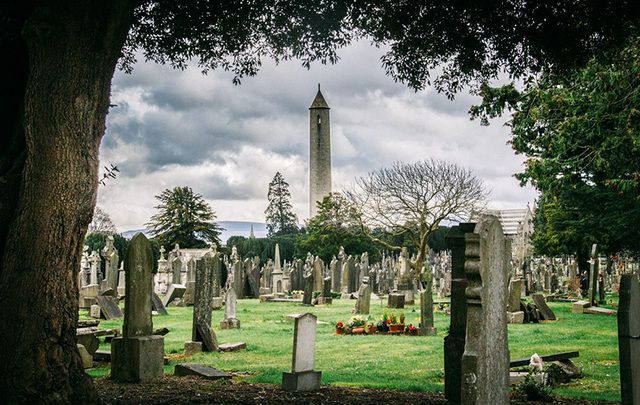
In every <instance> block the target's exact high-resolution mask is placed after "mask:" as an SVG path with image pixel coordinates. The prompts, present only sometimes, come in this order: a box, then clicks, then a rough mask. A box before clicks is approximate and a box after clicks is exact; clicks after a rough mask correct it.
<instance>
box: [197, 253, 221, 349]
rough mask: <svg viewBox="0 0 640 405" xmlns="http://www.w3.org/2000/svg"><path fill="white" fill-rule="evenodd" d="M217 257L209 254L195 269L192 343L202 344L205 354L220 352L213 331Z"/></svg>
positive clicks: (203, 257)
mask: <svg viewBox="0 0 640 405" xmlns="http://www.w3.org/2000/svg"><path fill="white" fill-rule="evenodd" d="M215 259H216V258H215V257H214V256H213V255H212V254H211V252H207V253H205V254H204V256H202V258H201V259H200V260H199V261H198V262H197V264H196V269H195V273H196V274H195V278H196V279H195V285H196V289H195V293H194V303H193V322H192V326H191V342H202V350H203V351H205V352H213V351H218V342H217V339H216V334H215V332H214V331H213V330H212V329H211V312H212V307H211V303H212V299H213V281H214V274H213V273H214V267H215V264H214V261H215Z"/></svg>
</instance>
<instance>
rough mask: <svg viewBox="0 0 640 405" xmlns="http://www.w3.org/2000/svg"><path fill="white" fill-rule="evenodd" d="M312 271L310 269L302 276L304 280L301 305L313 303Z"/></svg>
mask: <svg viewBox="0 0 640 405" xmlns="http://www.w3.org/2000/svg"><path fill="white" fill-rule="evenodd" d="M313 278H314V273H313V271H310V272H309V273H308V274H305V275H304V276H303V280H304V296H303V297H302V305H313V287H314V282H313Z"/></svg>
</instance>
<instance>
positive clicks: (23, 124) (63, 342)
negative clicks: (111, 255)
mask: <svg viewBox="0 0 640 405" xmlns="http://www.w3.org/2000/svg"><path fill="white" fill-rule="evenodd" d="M54 3H55V4H54ZM132 21H133V5H132V4H130V1H129V0H113V1H108V2H93V1H82V0H80V1H67V2H50V3H46V2H42V3H36V4H35V5H34V6H33V8H32V9H30V10H28V11H27V13H26V14H25V16H24V21H23V23H22V24H21V26H20V27H19V28H20V29H19V32H20V35H19V36H18V37H17V38H14V39H13V41H14V42H13V45H14V46H16V47H18V49H21V50H22V51H23V52H24V54H23V55H24V59H23V61H24V62H25V63H24V66H23V68H24V71H22V73H23V75H24V78H25V80H24V81H23V87H22V88H20V89H19V91H15V92H13V93H12V94H11V96H12V97H14V99H13V100H11V102H12V104H13V105H14V106H15V108H16V110H17V111H20V112H21V114H19V116H18V119H16V120H14V122H13V123H14V124H16V123H17V125H14V127H13V128H11V130H12V132H11V133H12V134H13V135H14V138H13V142H14V144H15V145H17V149H18V150H19V151H22V154H20V153H18V154H16V155H15V157H14V159H13V162H12V163H13V164H6V163H7V162H4V163H5V165H4V166H0V170H2V173H0V174H1V175H3V176H4V175H6V174H7V173H11V174H12V175H13V176H14V177H12V178H14V179H16V178H17V180H16V181H15V182H14V183H12V185H11V186H7V191H8V192H10V194H9V195H10V198H9V199H8V201H7V203H6V204H3V205H2V207H0V208H1V209H0V214H1V215H2V225H3V229H4V230H5V232H3V233H1V234H0V249H2V250H1V251H0V252H1V253H2V256H0V291H1V293H0V323H1V325H2V327H0V359H2V360H1V361H0V392H2V393H4V397H3V398H2V400H3V401H7V402H8V403H95V402H98V398H97V395H96V393H95V390H94V389H93V386H92V384H91V381H90V379H89V378H88V377H87V376H86V374H85V373H84V370H83V368H82V364H81V361H80V357H79V354H78V350H77V348H76V335H75V332H76V325H77V319H78V286H77V284H76V280H77V272H78V267H79V260H80V255H81V250H82V244H83V239H84V234H85V232H86V229H87V226H88V224H89V222H90V220H91V215H92V212H93V208H94V206H95V200H96V191H97V184H98V150H99V146H100V139H101V138H102V136H103V134H104V131H105V119H106V114H107V112H108V108H109V92H110V86H111V79H112V77H113V73H114V70H115V66H116V63H117V60H118V58H119V56H120V52H121V49H122V46H123V44H124V41H125V39H126V35H127V32H128V30H129V28H130V25H131V23H132ZM20 115H21V116H20ZM3 125H4V124H3ZM21 145H22V148H20V146H21ZM7 167H11V171H8V170H7V169H6V168H7Z"/></svg>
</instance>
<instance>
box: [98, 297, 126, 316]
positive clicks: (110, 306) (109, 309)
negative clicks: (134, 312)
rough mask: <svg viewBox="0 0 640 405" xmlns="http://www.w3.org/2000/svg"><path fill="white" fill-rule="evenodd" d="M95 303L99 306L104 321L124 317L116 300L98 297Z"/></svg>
mask: <svg viewBox="0 0 640 405" xmlns="http://www.w3.org/2000/svg"><path fill="white" fill-rule="evenodd" d="M96 301H97V302H98V305H99V306H100V311H101V312H102V315H103V316H104V319H106V320H110V319H120V318H122V317H123V316H124V315H123V313H122V310H121V309H120V307H119V306H118V300H117V299H115V298H113V297H109V296H104V295H98V296H96Z"/></svg>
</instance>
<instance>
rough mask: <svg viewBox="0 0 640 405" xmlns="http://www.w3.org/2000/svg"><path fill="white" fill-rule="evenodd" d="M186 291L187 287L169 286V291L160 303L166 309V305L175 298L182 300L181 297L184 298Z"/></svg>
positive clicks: (179, 285)
mask: <svg viewBox="0 0 640 405" xmlns="http://www.w3.org/2000/svg"><path fill="white" fill-rule="evenodd" d="M186 290H187V287H185V286H184V285H182V284H171V285H170V286H169V290H168V291H167V294H166V295H165V296H164V298H163V300H162V303H163V304H164V306H165V307H166V306H167V305H169V303H171V302H173V300H175V299H176V298H180V299H182V297H183V296H184V292H185V291H186Z"/></svg>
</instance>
